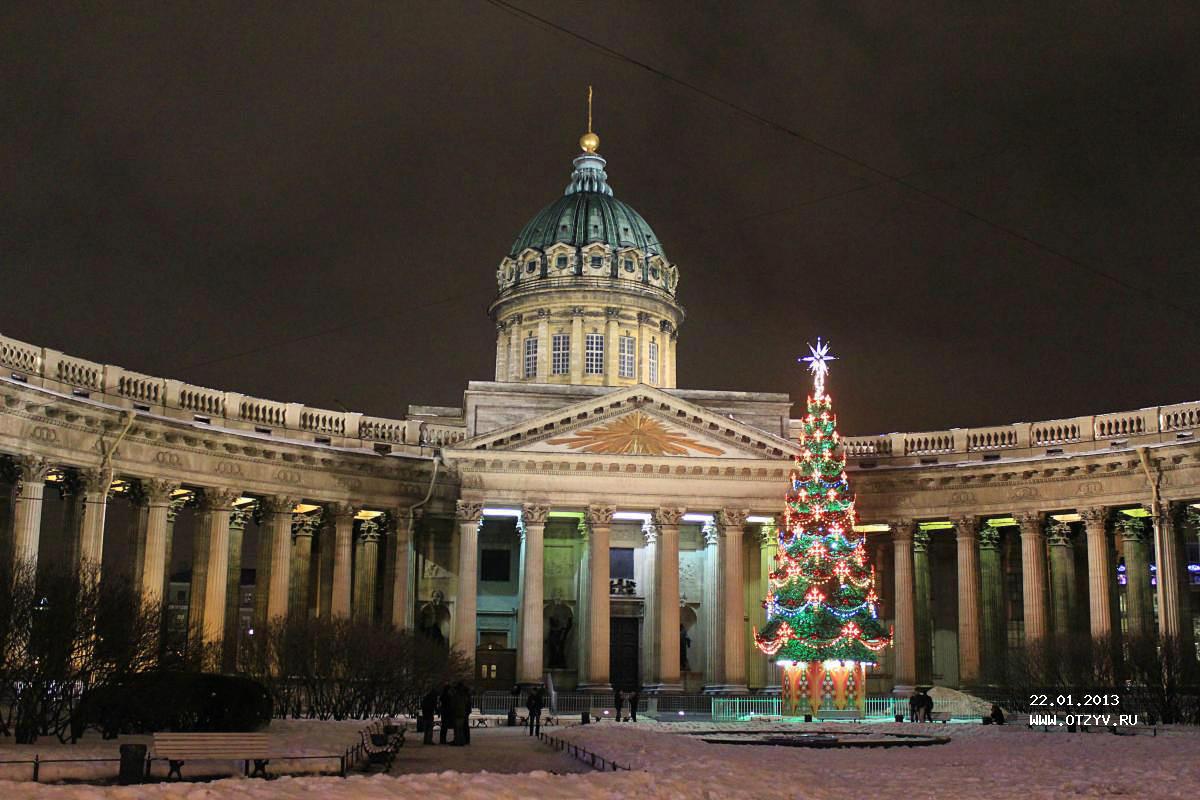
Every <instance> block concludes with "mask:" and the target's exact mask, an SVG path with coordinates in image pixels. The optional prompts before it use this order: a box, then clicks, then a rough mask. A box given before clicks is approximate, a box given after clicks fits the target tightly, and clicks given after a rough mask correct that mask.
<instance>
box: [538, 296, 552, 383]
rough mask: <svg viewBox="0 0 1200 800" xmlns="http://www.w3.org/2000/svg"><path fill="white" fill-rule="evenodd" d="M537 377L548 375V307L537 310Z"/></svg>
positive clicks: (543, 377)
mask: <svg viewBox="0 0 1200 800" xmlns="http://www.w3.org/2000/svg"><path fill="white" fill-rule="evenodd" d="M537 315H538V323H537V343H538V344H537V348H538V351H537V366H536V367H535V369H536V370H537V377H538V378H540V379H542V380H545V379H546V378H547V377H549V375H550V309H548V308H539V309H538V311H537Z"/></svg>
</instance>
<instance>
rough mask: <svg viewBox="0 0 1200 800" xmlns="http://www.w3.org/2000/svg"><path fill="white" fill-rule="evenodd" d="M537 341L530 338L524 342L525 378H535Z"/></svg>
mask: <svg viewBox="0 0 1200 800" xmlns="http://www.w3.org/2000/svg"><path fill="white" fill-rule="evenodd" d="M537 357H538V340H537V339H535V338H533V337H532V336H530V337H529V338H528V339H526V340H525V377H526V378H536V377H537Z"/></svg>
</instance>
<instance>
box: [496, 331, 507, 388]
mask: <svg viewBox="0 0 1200 800" xmlns="http://www.w3.org/2000/svg"><path fill="white" fill-rule="evenodd" d="M496 380H497V381H506V380H508V337H507V336H505V335H504V323H503V322H497V323H496Z"/></svg>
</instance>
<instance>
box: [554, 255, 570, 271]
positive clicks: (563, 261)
mask: <svg viewBox="0 0 1200 800" xmlns="http://www.w3.org/2000/svg"><path fill="white" fill-rule="evenodd" d="M554 263H555V265H556V266H557V267H558V268H559V269H566V268H567V257H566V256H559V257H558V258H557V259H556V260H555V262H554Z"/></svg>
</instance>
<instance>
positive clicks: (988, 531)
mask: <svg viewBox="0 0 1200 800" xmlns="http://www.w3.org/2000/svg"><path fill="white" fill-rule="evenodd" d="M979 549H980V550H999V549H1000V530H999V529H998V528H993V527H991V526H990V525H985V526H984V527H982V528H980V529H979Z"/></svg>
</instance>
